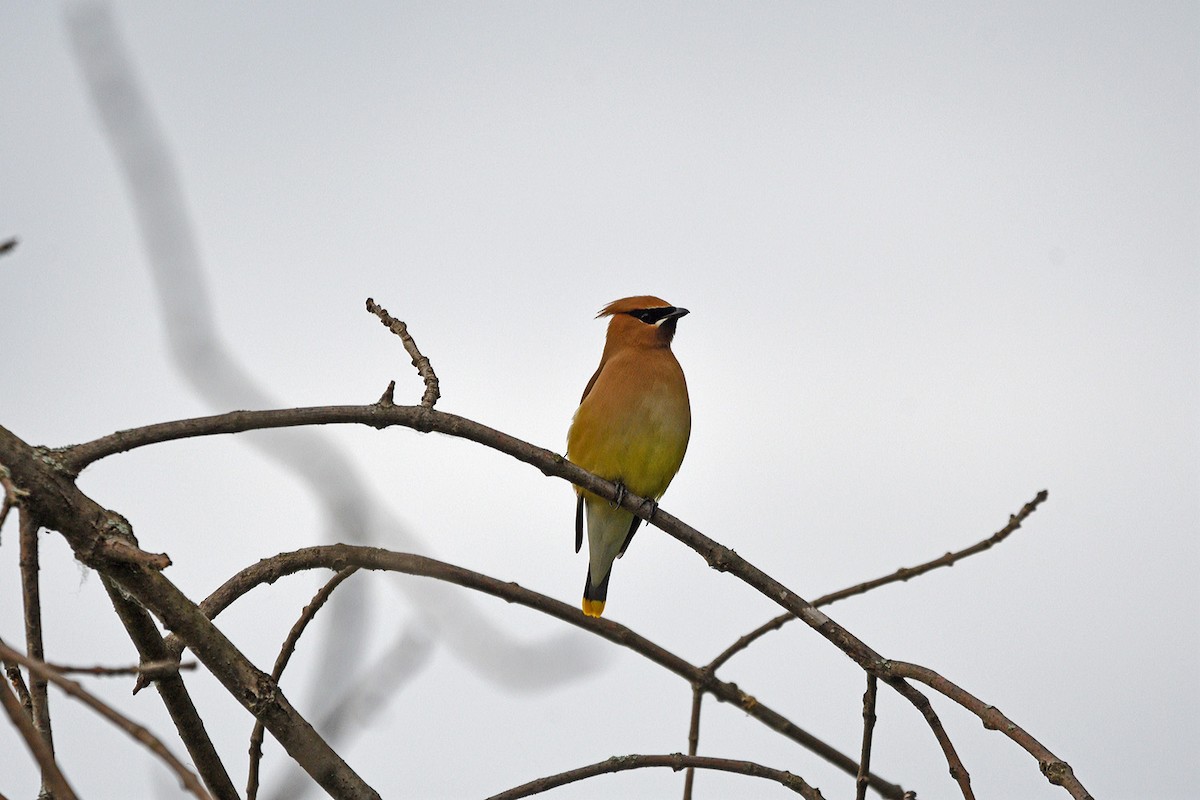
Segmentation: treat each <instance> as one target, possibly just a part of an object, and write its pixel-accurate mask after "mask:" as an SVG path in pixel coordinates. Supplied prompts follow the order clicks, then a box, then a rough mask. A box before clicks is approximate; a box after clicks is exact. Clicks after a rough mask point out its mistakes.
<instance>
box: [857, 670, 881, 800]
mask: <svg viewBox="0 0 1200 800" xmlns="http://www.w3.org/2000/svg"><path fill="white" fill-rule="evenodd" d="M878 680H879V679H878V678H876V677H875V676H874V675H872V674H870V673H867V691H866V692H864V693H863V737H862V755H861V756H860V757H859V759H858V777H857V778H856V779H855V782H854V800H865V798H866V796H867V786H868V784H869V783H870V781H869V780H868V778H867V775H868V773H869V772H870V769H871V740H872V738H873V736H874V733H875V693H876V691H877V688H878Z"/></svg>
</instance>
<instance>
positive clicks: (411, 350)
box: [367, 297, 442, 408]
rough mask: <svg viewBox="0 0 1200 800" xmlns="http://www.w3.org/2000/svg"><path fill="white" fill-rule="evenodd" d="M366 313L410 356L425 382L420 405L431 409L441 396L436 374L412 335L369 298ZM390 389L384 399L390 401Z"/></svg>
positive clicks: (401, 323) (403, 325) (404, 326)
mask: <svg viewBox="0 0 1200 800" xmlns="http://www.w3.org/2000/svg"><path fill="white" fill-rule="evenodd" d="M367 311H370V312H371V313H372V314H374V315H375V316H377V317H379V321H380V322H382V323H383V324H384V325H386V326H387V328H388V330H390V331H391V332H392V333H394V334H396V335H397V336H399V337H400V341H401V342H403V343H404V349H405V350H407V351H408V354H409V355H410V356H412V365H413V366H414V367H416V368H417V374H418V375H420V376H421V380H423V381H425V394H423V395H421V405H422V406H423V407H425V408H433V406H434V404H435V403H437V401H438V398H439V397H441V396H442V392H441V389H439V388H438V377H437V373H435V372H434V371H433V365H432V364H430V363H429V359H428V358H426V357H425V356H423V355H421V351H420V350H418V349H417V343H416V342H415V341H413V337H412V334H410V333H409V332H408V326H407V325H405V324H404V322H402V321H401V320H398V319H396V318H395V317H393V316H392V315H391V314H389V313H388V312H387V309H386V308H383V307H382V306H380V305H379V304H378V303H376V302H375V301H374V300H373V299H371V298H370V297H368V298H367ZM392 389H393V387H388V393H387V394H385V395H384V397H385V398H389V400H390V397H391V391H392Z"/></svg>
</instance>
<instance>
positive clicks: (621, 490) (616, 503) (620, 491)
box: [612, 481, 625, 508]
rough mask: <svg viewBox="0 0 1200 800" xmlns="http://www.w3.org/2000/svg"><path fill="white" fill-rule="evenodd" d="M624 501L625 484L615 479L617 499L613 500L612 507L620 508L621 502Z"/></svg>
mask: <svg viewBox="0 0 1200 800" xmlns="http://www.w3.org/2000/svg"><path fill="white" fill-rule="evenodd" d="M624 502H625V484H624V483H622V482H621V481H617V499H616V500H613V502H612V508H620V506H621V503H624Z"/></svg>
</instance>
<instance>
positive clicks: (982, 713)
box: [888, 661, 1092, 800]
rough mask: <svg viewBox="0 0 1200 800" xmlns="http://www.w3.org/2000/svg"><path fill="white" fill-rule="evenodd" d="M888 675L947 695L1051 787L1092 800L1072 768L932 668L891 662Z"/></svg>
mask: <svg viewBox="0 0 1200 800" xmlns="http://www.w3.org/2000/svg"><path fill="white" fill-rule="evenodd" d="M888 672H889V673H890V674H892V675H895V676H896V677H904V678H912V679H913V680H917V681H920V682H921V683H924V684H925V685H926V686H928V687H930V688H931V689H934V690H935V691H937V692H940V693H941V694H944V695H945V696H946V697H948V698H950V699H951V700H953V701H954V702H956V703H958V704H959V705H961V706H962V707H963V708H965V709H967V710H968V711H970V712H972V713H973V714H975V715H976V716H978V717H979V718H980V719H981V720H982V721H983V727H985V728H987V729H988V730H993V731H1000V732H1001V733H1003V734H1004V735H1005V736H1007V737H1008V738H1010V739H1012V740H1013V741H1014V742H1016V743H1017V744H1018V745H1020V746H1021V747H1022V748H1023V749H1024V750H1025V751H1026V752H1027V753H1029V754H1030V755H1031V756H1033V757H1034V758H1036V759H1037V762H1038V767H1039V768H1040V769H1041V771H1042V774H1043V775H1045V776H1046V780H1048V781H1050V783H1052V784H1054V785H1055V786H1061V787H1063V788H1064V789H1066V790H1067V791H1068V792H1070V793H1071V796H1072V797H1076V798H1080V800H1092V796H1091V794H1089V793H1088V791H1087V790H1086V789H1084V788H1083V785H1082V784H1081V783H1080V782H1079V779H1078V778H1076V777H1075V773H1074V771H1073V770H1072V769H1071V765H1070V764H1068V763H1067V762H1065V761H1063V760H1062V759H1060V758H1059V757H1058V756H1056V755H1054V754H1053V753H1051V752H1050V751H1049V750H1048V749H1047V748H1046V746H1045V745H1043V744H1042V743H1041V742H1039V741H1038V740H1037V739H1035V738H1034V737H1033V736H1032V735H1030V734H1029V732H1027V731H1026V730H1025V729H1024V728H1022V727H1021V726H1020V725H1017V724H1016V723H1015V722H1013V721H1012V720H1011V719H1009V718H1008V717H1007V716H1005V715H1004V714H1003V713H1002V712H1001V711H1000V709H998V708H996V707H995V706H993V705H989V704H987V703H985V702H983V701H982V700H980V699H979V698H978V697H975V696H974V695H973V694H971V693H970V692H968V691H967V690H965V689H963V688H962V687H961V686H958V685H957V684H955V683H952V682H951V681H949V680H947V679H946V678H944V677H942V676H941V675H939V674H938V673H936V672H934V671H933V670H931V669H929V668H928V667H922V666H920V665H919V664H909V663H907V662H904V661H889V662H888Z"/></svg>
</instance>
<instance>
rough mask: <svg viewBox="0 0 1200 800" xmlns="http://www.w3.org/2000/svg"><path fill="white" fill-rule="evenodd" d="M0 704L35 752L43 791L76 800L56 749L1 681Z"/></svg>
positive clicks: (64, 798) (28, 745) (61, 798)
mask: <svg viewBox="0 0 1200 800" xmlns="http://www.w3.org/2000/svg"><path fill="white" fill-rule="evenodd" d="M0 705H2V706H4V711H5V713H6V714H8V718H9V719H10V720H12V724H13V727H15V728H16V729H17V730H18V731H19V732H20V734H21V738H22V739H24V740H25V746H26V747H28V748H29V752H30V753H32V754H33V758H34V760H35V761H37V763H38V767H39V768H40V769H41V772H42V789H43V792H46V791H48V792H49V793H50V794H51V795H52V796H53V797H54V800H75V792H74V790H72V789H71V785H70V784H69V783H67V779H66V777H65V776H64V775H63V774H62V770H61V769H59V768H58V763H57V762H56V761H55V760H54V751H53V750H51V749H50V747H49V745H47V744H46V740H45V739H43V738H42V735H41V734H40V733H38V731H37V729H36V728H34V727H33V722H32V721H31V720H30V719H29V715H28V714H27V713H25V710H24V709H23V708H21V703H20V701H19V700H17V698H16V697H15V696H14V695H13V693H12V692H11V691H9V688H8V687H7V686H5V685H4V684H3V683H0Z"/></svg>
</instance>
